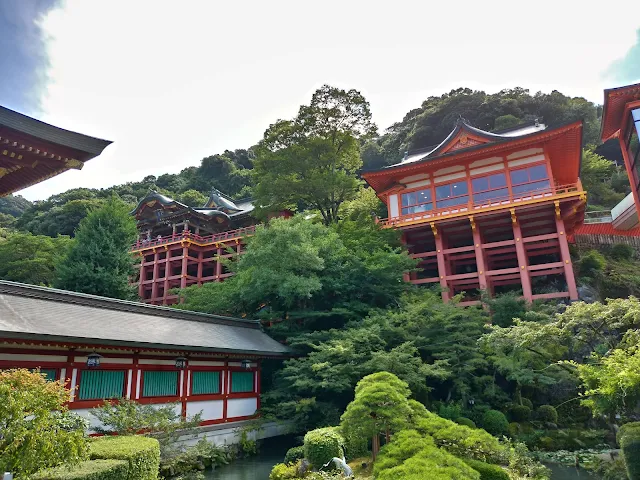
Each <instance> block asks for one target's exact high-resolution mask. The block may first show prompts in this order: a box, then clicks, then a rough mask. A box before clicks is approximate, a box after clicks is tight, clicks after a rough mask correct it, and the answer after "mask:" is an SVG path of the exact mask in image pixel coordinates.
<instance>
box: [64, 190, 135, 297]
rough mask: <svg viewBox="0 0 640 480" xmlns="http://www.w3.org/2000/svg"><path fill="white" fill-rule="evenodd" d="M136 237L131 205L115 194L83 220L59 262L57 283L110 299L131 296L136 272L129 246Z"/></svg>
mask: <svg viewBox="0 0 640 480" xmlns="http://www.w3.org/2000/svg"><path fill="white" fill-rule="evenodd" d="M136 236H137V231H136V225H135V221H134V219H133V217H131V216H130V215H129V207H128V206H127V205H126V204H124V203H123V202H122V201H120V200H118V199H117V198H115V197H112V198H111V199H109V200H108V201H107V202H106V203H105V205H104V206H103V207H101V208H99V209H98V210H94V211H93V212H91V213H90V214H89V215H88V216H87V217H86V218H85V219H84V220H83V221H82V222H81V223H80V227H79V228H78V231H77V232H76V241H75V244H74V245H73V246H72V247H71V249H70V251H69V254H68V255H67V256H66V257H65V258H64V259H62V260H61V261H60V262H59V264H58V279H57V281H56V286H57V287H58V288H63V289H67V290H72V291H76V292H82V293H91V294H94V295H103V296H106V297H111V298H121V299H127V298H132V297H133V293H134V292H133V289H132V287H131V286H130V284H129V281H130V279H131V278H132V277H133V274H134V267H133V266H134V259H133V257H132V255H131V254H130V253H129V248H130V246H131V244H132V243H133V242H134V241H135V239H136Z"/></svg>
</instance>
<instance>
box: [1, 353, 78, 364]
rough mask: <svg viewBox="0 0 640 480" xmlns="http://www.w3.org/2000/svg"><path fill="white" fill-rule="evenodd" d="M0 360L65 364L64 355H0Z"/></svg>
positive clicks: (65, 358)
mask: <svg viewBox="0 0 640 480" xmlns="http://www.w3.org/2000/svg"><path fill="white" fill-rule="evenodd" d="M0 360H11V361H14V362H65V363H66V361H67V357H66V355H31V354H28V355H27V354H20V353H0Z"/></svg>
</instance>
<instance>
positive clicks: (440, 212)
mask: <svg viewBox="0 0 640 480" xmlns="http://www.w3.org/2000/svg"><path fill="white" fill-rule="evenodd" d="M582 191H583V190H582V185H581V184H579V183H573V184H569V185H557V186H552V187H549V188H544V189H540V190H533V191H531V192H523V193H517V194H512V195H508V196H506V197H496V198H491V199H487V200H483V201H480V202H473V201H470V202H468V203H463V204H460V205H454V206H450V207H443V208H437V209H434V210H428V211H425V212H419V213H409V214H407V215H400V216H398V217H393V218H385V219H382V220H380V223H381V224H382V225H384V226H393V225H401V224H404V223H407V222H416V221H420V220H425V221H434V220H438V219H439V218H441V217H445V216H450V215H453V216H455V215H472V214H473V213H475V212H480V211H482V210H484V209H489V208H495V207H505V208H508V207H510V206H517V204H518V203H520V202H528V201H530V200H539V199H545V198H549V199H552V198H553V197H555V196H558V195H563V194H568V193H581V192H582ZM472 197H473V195H470V198H472Z"/></svg>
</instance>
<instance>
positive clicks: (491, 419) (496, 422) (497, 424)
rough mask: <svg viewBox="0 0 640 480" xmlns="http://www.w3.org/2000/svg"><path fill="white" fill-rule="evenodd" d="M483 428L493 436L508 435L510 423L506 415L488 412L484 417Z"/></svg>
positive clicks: (495, 411)
mask: <svg viewBox="0 0 640 480" xmlns="http://www.w3.org/2000/svg"><path fill="white" fill-rule="evenodd" d="M482 428H484V429H485V430H486V431H487V432H489V433H490V434H491V435H506V434H508V433H509V421H508V420H507V417H505V416H504V413H502V412H500V411H498V410H487V411H486V412H484V415H483V416H482Z"/></svg>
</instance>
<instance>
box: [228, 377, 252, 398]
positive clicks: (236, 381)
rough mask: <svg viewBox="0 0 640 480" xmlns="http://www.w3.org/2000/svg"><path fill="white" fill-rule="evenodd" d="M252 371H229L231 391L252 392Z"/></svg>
mask: <svg viewBox="0 0 640 480" xmlns="http://www.w3.org/2000/svg"><path fill="white" fill-rule="evenodd" d="M253 376H254V373H253V372H231V393H244V392H253Z"/></svg>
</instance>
